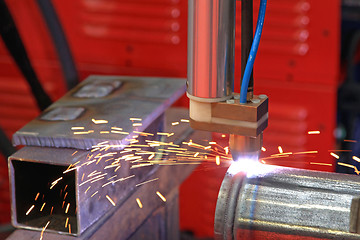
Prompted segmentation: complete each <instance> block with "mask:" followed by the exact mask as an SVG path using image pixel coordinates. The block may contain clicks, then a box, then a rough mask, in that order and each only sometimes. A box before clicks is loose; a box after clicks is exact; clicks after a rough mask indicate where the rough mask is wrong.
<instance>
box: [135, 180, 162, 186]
mask: <svg viewBox="0 0 360 240" xmlns="http://www.w3.org/2000/svg"><path fill="white" fill-rule="evenodd" d="M158 179H159V178H154V179H151V180H149V181H145V182H142V183H138V184H136V185H135V186H136V187H138V186H141V185H144V184H146V183H150V182H153V181H156V180H158Z"/></svg>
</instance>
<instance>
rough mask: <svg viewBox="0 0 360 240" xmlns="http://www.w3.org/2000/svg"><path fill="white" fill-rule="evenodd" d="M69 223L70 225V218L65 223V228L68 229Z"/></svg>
mask: <svg viewBox="0 0 360 240" xmlns="http://www.w3.org/2000/svg"><path fill="white" fill-rule="evenodd" d="M68 223H69V218H66V221H65V228H67V225H68Z"/></svg>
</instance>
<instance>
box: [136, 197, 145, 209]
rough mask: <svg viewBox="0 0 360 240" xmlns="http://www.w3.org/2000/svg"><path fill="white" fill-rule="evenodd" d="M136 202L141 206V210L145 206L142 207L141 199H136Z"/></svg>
mask: <svg viewBox="0 0 360 240" xmlns="http://www.w3.org/2000/svg"><path fill="white" fill-rule="evenodd" d="M136 202H137V204H138V205H139V208H142V207H143V205H142V203H141V201H140V199H139V198H136Z"/></svg>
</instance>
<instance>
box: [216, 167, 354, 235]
mask: <svg viewBox="0 0 360 240" xmlns="http://www.w3.org/2000/svg"><path fill="white" fill-rule="evenodd" d="M241 169H247V172H244V171H241ZM239 170H240V171H239ZM359 197H360V178H359V177H358V176H354V175H345V174H336V173H325V172H317V171H307V170H300V169H293V168H285V167H276V166H269V165H262V164H260V163H254V162H251V161H246V160H245V161H243V162H236V163H233V164H232V165H231V167H230V168H229V170H228V172H227V173H226V176H225V178H224V180H223V183H222V186H221V189H220V192H219V197H218V202H217V206H216V214H215V236H216V239H314V238H316V239H318V238H319V239H337V240H339V239H346V240H350V239H360V234H359V233H360V214H359V213H360V198H359ZM289 236H290V237H289ZM307 237H309V238H307Z"/></svg>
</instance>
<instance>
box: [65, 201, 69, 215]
mask: <svg viewBox="0 0 360 240" xmlns="http://www.w3.org/2000/svg"><path fill="white" fill-rule="evenodd" d="M69 207H70V203H68V204H67V206H66V209H65V213H68V211H69Z"/></svg>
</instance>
